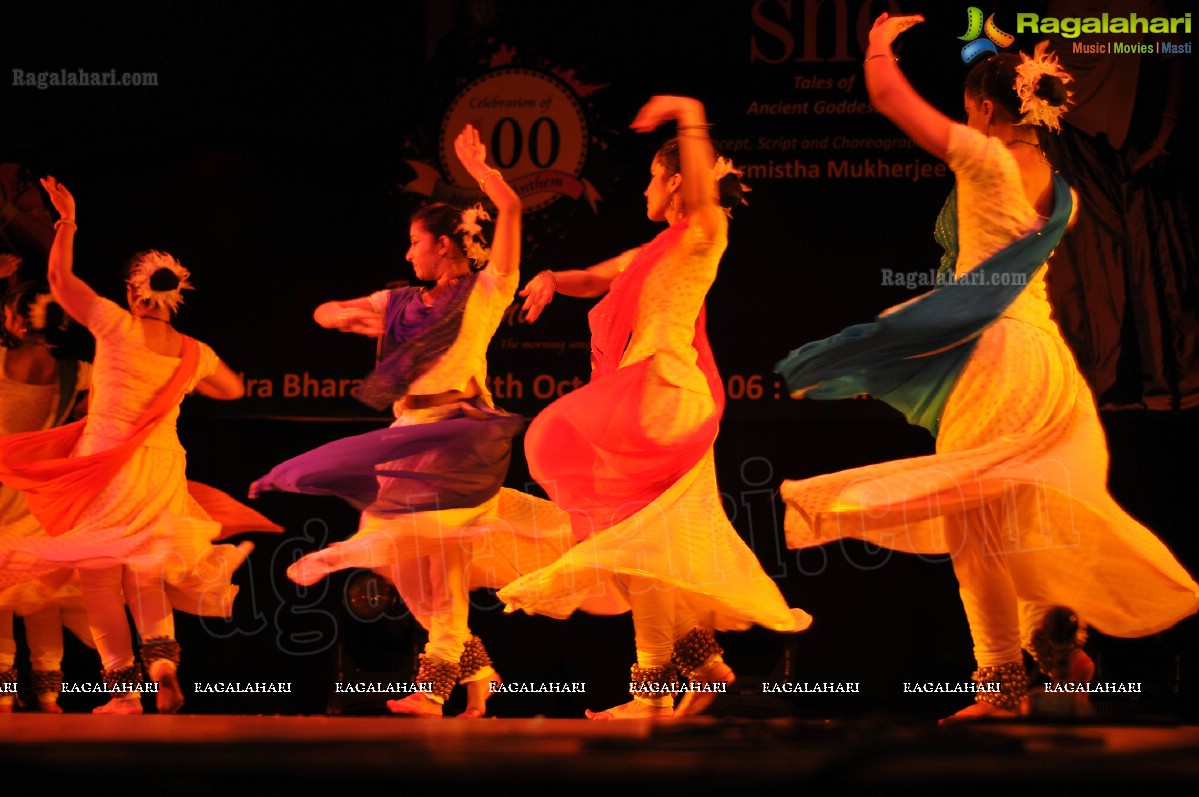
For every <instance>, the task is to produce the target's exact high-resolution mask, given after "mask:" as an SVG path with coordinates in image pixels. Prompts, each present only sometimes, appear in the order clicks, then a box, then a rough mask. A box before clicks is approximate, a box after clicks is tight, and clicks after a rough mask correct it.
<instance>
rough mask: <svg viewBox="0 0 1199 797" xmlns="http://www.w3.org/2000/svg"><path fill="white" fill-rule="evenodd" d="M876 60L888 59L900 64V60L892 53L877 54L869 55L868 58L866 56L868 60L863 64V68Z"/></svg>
mask: <svg viewBox="0 0 1199 797" xmlns="http://www.w3.org/2000/svg"><path fill="white" fill-rule="evenodd" d="M875 58H886V59H888V60H890V61H894V62H896V63H898V62H899V59H898V58H896V57H895V56H894V55H892V54H891V53H875V54H874V55H868V56H866V60H865V61H863V62H862V66H865V65H866V64H868V63H870V62H871V61H873V60H874V59H875Z"/></svg>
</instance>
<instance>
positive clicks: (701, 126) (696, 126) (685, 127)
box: [675, 122, 712, 130]
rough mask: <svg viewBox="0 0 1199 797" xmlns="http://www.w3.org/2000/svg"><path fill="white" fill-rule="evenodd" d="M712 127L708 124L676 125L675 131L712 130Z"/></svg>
mask: <svg viewBox="0 0 1199 797" xmlns="http://www.w3.org/2000/svg"><path fill="white" fill-rule="evenodd" d="M711 129H712V125H710V124H708V123H706V122H705V123H702V124H693V125H676V126H675V130H711Z"/></svg>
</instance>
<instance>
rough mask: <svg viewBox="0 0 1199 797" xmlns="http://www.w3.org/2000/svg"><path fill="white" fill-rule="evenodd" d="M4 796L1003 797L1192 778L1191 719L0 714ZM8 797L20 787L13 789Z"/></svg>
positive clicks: (1198, 753)
mask: <svg viewBox="0 0 1199 797" xmlns="http://www.w3.org/2000/svg"><path fill="white" fill-rule="evenodd" d="M0 733H2V734H3V736H4V743H3V744H2V745H0V773H3V778H4V781H5V785H6V791H8V787H16V786H17V785H18V784H32V783H35V782H36V783H41V784H44V785H43V787H44V788H51V789H52V790H54V791H55V792H57V793H60V794H72V793H75V794H83V793H84V791H83V790H84V789H86V790H87V792H92V791H97V790H99V791H101V793H105V794H114V793H115V794H152V795H156V794H205V795H207V794H222V795H242V794H245V795H249V794H255V795H284V794H287V795H296V794H354V795H373V794H397V793H409V792H412V791H413V790H415V792H414V793H417V794H424V793H429V794H436V795H442V794H466V793H468V792H469V793H472V794H479V793H481V792H485V791H487V792H495V793H499V792H503V793H509V792H511V791H512V790H513V789H520V790H522V791H525V792H530V791H531V792H536V793H540V792H554V793H566V794H578V793H580V792H587V793H600V792H603V793H608V794H611V793H612V792H613V790H614V789H619V788H623V787H635V788H636V789H637V791H638V793H640V792H642V791H644V792H651V793H652V792H656V793H663V792H665V793H680V794H684V793H685V794H716V793H730V792H731V793H735V794H744V793H761V794H765V793H778V792H779V791H780V790H784V789H794V788H797V787H798V788H802V789H804V790H805V793H806V794H811V793H813V792H816V793H823V792H825V791H827V792H830V793H833V792H840V791H843V790H846V789H860V790H873V789H880V790H882V789H887V790H890V789H893V788H894V787H897V786H903V785H929V786H941V787H960V788H969V789H970V790H971V792H972V793H974V794H977V793H979V792H986V791H989V790H990V789H991V788H993V789H995V790H996V791H1005V792H1006V793H1009V794H1010V793H1012V790H1013V789H1015V788H1018V789H1020V790H1021V791H1034V792H1036V791H1039V790H1040V789H1042V788H1043V789H1046V790H1048V789H1050V788H1054V789H1056V790H1060V789H1062V788H1063V787H1066V788H1070V789H1071V791H1073V790H1074V789H1075V788H1083V787H1100V786H1102V787H1104V789H1105V790H1106V789H1110V788H1115V787H1120V788H1129V787H1134V786H1136V787H1140V788H1142V789H1146V788H1150V789H1158V788H1172V787H1193V786H1194V785H1195V784H1199V726H1195V725H1170V724H1161V725H1150V724H1145V725H1120V724H1100V723H1077V724H1064V723H1049V722H1045V723H1031V722H1018V723H1010V724H1003V723H1000V724H996V723H992V724H988V725H972V726H960V725H959V726H955V727H952V728H949V727H939V726H938V725H937V724H936V723H934V722H927V721H924V722H911V721H908V720H904V719H901V718H888V717H875V718H866V719H859V720H852V721H845V720H827V721H824V720H793V719H769V720H760V719H755V720H739V719H725V718H710V717H694V718H687V719H679V720H672V721H665V722H662V721H659V722H653V723H651V722H648V721H622V722H595V721H590V720H583V719H581V720H564V719H541V718H532V719H483V720H459V719H454V718H446V719H441V720H429V719H411V718H401V717H389V716H378V717H335V716H233V715H174V716H162V715H155V714H146V715H143V716H136V717H110V716H92V715H88V714H66V715H58V716H51V715H40V714H32V713H28V714H26V713H18V714H12V715H6V716H0ZM11 793H14V794H15V793H20V791H19V790H18V789H17V788H13V789H12V792H11Z"/></svg>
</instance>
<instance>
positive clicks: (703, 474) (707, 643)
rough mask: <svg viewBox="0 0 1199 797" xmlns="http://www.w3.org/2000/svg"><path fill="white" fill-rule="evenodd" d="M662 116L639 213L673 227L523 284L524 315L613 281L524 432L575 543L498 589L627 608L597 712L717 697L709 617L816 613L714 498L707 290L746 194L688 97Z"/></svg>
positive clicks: (744, 623)
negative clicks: (583, 376)
mask: <svg viewBox="0 0 1199 797" xmlns="http://www.w3.org/2000/svg"><path fill="white" fill-rule="evenodd" d="M670 121H674V122H676V123H677V125H676V126H677V131H678V135H677V138H675V139H673V140H671V141H670V142H668V143H667V144H666V145H665V146H663V147H662V148H661V149H660V150H659V151H658V153H657V154H656V156H655V157H654V159H653V161H652V162H651V164H650V182H649V186H648V187H647V188H646V190H645V197H646V205H647V207H646V212H647V215H648V216H649V218H650V219H652V220H654V221H661V222H666V224H667V225H668V227H667V229H666V230H664V231H662V232H661V233H660V234H659V235H658V236H657V237H656V238H654V239H653V240H652V241H650V242H649V243H647V244H645V245H644V246H642V247H640V248H638V249H636V250H634V251H631V252H627V253H625V254H624V255H622V256H620V257H618V258H615V259H613V260H610V261H606V262H605V263H601V264H599V265H598V266H594V267H592V268H591V269H588V270H586V271H579V272H573V273H570V274H566V273H562V274H561V275H556V274H548V273H543V274H542V275H539V276H538V277H537V278H536V280H535V281H534V282H536V283H539V284H533V283H531V284H530V285H529V286H526V289H525V291H524V292H523V295H525V296H527V297H528V298H529V301H527V302H526V309H528V310H532V311H533V312H530V313H528V315H529V316H530V317H532V318H536V316H537V315H538V314H539V313H540V311H541V309H542V308H543V307H544V301H542V299H543V298H545V297H544V294H545V293H546V291H549V292H550V293H552V287H553V281H554V280H555V279H556V278H558V277H559V276H561V277H562V281H563V283H566V284H564V285H562V284H560V285H559V286H558V289H559V290H563V289H564V290H565V291H570V292H571V295H577V296H587V295H599V294H601V293H604V292H606V294H607V295H606V296H605V297H604V298H603V300H602V301H600V302H599V303H598V304H597V305H595V307H594V308H593V309H592V310H591V313H590V316H589V317H590V324H591V334H592V338H591V341H592V355H593V359H592V365H593V370H592V374H591V380H590V382H589V383H588V384H587V385H585V386H584V387H582V388H579V389H578V390H575V391H573V392H572V393H569V394H567V395H566V396H564V397H562V398H560V399H558V400H557V401H555V402H554V403H553V404H551V405H550V406H548V407H546V409H545V410H543V411H542V412H541V413H540V414H539V415H538V416H537V417H536V418H535V419H534V420H533V422H532V424H531V425H530V427H529V431H528V433H527V434H526V438H525V450H526V454H527V457H528V462H529V471H530V473H531V474H532V475H533V477H534V478H535V479H537V481H538V482H539V483H540V484H541V486H542V487H543V488H544V489H545V490H546V492H547V493H548V494H549V496H550V498H551V499H552V500H553V502H554V503H555V504H556V505H557V507H558V508H559V510H560V511H561V512H564V513H566V514H567V515H568V516H569V522H570V524H571V526H572V527H573V532H574V535H575V537H576V538H577V539H578V540H580V541H579V542H578V544H577V545H575V546H574V547H573V548H572V549H571V550H570V551H569V552H568V553H567V554H566V555H565V556H564V557H563V558H562V559H560V560H558V561H557V562H555V563H554V564H552V565H551V566H549V567H547V568H544V569H542V570H540V571H537V572H534V573H530V574H528V575H526V576H524V577H522V578H520V579H517V580H516V581H515V582H513V583H512V584H509V585H508V586H506V587H504V588H503V589H502V590H500V592H499V597H500V599H501V600H503V601H504V602H505V603H506V604H507V608H508V610H509V611H516V610H523V611H526V612H529V613H537V614H545V615H548V616H551V617H558V618H565V617H568V616H569V615H571V614H572V613H573V612H574V611H575V610H582V611H586V612H590V613H595V614H619V613H623V612H626V611H631V612H632V615H633V626H634V632H635V637H636V648H637V663H636V664H635V665H633V667H632V671H631V672H632V675H631V678H630V681H631V684H630V687H631V688H630V692H631V694H632V698H633V699H632V700H631V701H630V702H628V703H625V704H623V705H620V706H617V707H615V708H612V709H609V710H607V711H601V712H591V711H588V712H587V716H589V717H591V718H593V719H635V718H643V717H655V718H663V717H671V716H677V715H681V714H688V713H698V712H699V711H701V710H703V708H704V707H706V705H707V704H708V703H710V702H711V699H713V698H714V696H715V694H714V691H712V690H709V691H701V689H702V687H703V686H705V685H713V684H717V685H721V686H723V685H726V684H728V683H730V682H732V680H733V677H734V676H733V672H732V670H731V669H730V667H729V666H728V665H727V664H726V663H725V662H724V660H723V658H722V655H721V654H722V652H723V651H722V650H721V648H720V645H719V644H718V643H717V641H716V638H715V634H714V631H722V630H744V629H746V628H749V627H750V626H751V625H754V624H758V625H761V626H763V627H765V628H768V629H771V630H774V631H785V632H791V631H801V630H803V629H804V628H806V627H807V626H808V624H809V623H810V622H811V618H810V617H809V616H808V615H807V614H805V613H804V612H802V611H799V610H793V609H790V608H788V607H787V604H786V602H785V601H784V600H783V597H782V594H781V593H780V592H779V590H778V587H777V586H776V585H775V584H774V582H772V581H771V580H770V578H769V577H768V576H767V575H766V574H765V572H764V571H763V570H762V567H761V565H760V564H759V562H758V560H757V558H756V557H755V556H754V554H753V552H752V551H751V550H750V549H749V548H748V547H747V546H746V545H745V543H744V542H743V541H742V540H741V538H740V537H739V536H738V535H737V532H736V531H735V530H734V529H733V527H732V524H731V523H730V522H729V520H728V518H727V516H726V515H725V514H724V510H723V507H722V506H721V504H720V493H719V491H718V489H717V486H716V471H715V465H714V461H713V457H712V446H713V442H714V440H715V438H716V434H717V431H718V427H719V423H720V417H721V412H722V410H723V407H724V390H723V387H722V385H721V380H720V374H719V373H718V372H717V369H716V364H715V361H714V360H713V357H712V351H711V348H710V347H709V345H708V339H707V333H706V331H705V321H704V303H705V297H706V295H707V292H708V289H709V288H710V287H711V285H712V281H713V280H714V279H715V277H716V268H717V265H718V264H719V262H720V258H721V255H722V254H723V253H724V250H725V247H726V245H727V240H728V239H727V234H728V216H727V213H726V210H725V209H726V208H731V207H733V206H734V205H736V204H737V203H739V202H740V201H741V199H742V197H741V186H740V183H739V181H738V179H737V174H736V173H733V172H731V164H730V163H729V162H728V161H726V160H724V159H720V160H719V161H718V160H717V159H716V156H715V152H714V150H713V148H712V142H711V140H710V139H709V137H708V132H707V131H708V127H709V125H708V124H707V122H706V120H705V111H704V107H703V105H702V104H701V103H700V102H698V101H697V100H694V99H691V98H687V97H672V96H658V97H654V98H653V99H651V100H650V101H649V102H648V103H647V104H646V105H645V106H644V107H642V109H641V111H640V112H639V113H638V114H637V117H636V118H635V119H634V121H633V124H632V128H633V129H634V130H637V131H640V132H649V131H652V130H655V129H656V128H658V127H659V126H660V125H662V124H665V123H667V122H670ZM546 283H548V284H546ZM680 676H682V677H683V678H686V679H688V681H690V685H689V686H683V685H682V683H681V681H680V680H679V679H680ZM679 692H683V693H684V697H683V699H682V700H681V701H680V703H679V707H678V713H677V714H676V709H675V706H674V700H675V697H676V695H677V694H678V693H679Z"/></svg>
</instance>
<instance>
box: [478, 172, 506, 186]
mask: <svg viewBox="0 0 1199 797" xmlns="http://www.w3.org/2000/svg"><path fill="white" fill-rule="evenodd" d="M493 174H500V170H499V169H491V170H489V171H486V172H483V176H482V177H480V178H479V188H482V189H483V190H484V191H486V190H487V181H488V180H489V179H490V178H491V176H492V175H493ZM503 178H504V175H502V174H500V179H501V180H502V179H503Z"/></svg>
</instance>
